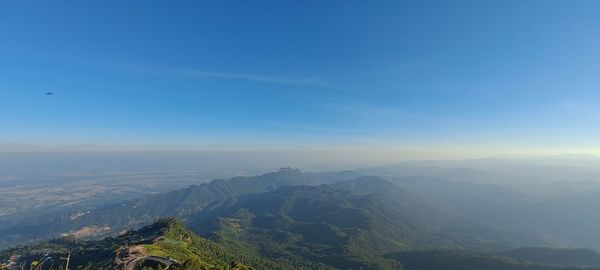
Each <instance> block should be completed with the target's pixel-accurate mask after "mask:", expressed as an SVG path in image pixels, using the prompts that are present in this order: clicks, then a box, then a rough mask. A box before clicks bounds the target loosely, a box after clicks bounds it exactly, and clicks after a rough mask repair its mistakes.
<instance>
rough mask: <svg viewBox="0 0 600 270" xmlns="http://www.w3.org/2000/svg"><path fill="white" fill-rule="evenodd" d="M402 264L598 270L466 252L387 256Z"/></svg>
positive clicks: (451, 269) (427, 268) (431, 268)
mask: <svg viewBox="0 0 600 270" xmlns="http://www.w3.org/2000/svg"><path fill="white" fill-rule="evenodd" d="M385 257H386V258H388V259H393V260H397V261H400V262H402V265H403V267H404V269H405V270H441V269H443V270H483V269H485V270H598V269H600V268H580V267H566V266H551V265H543V264H535V263H530V262H526V261H517V260H513V259H510V258H506V257H500V256H496V255H489V254H480V253H473V252H465V251H450V250H441V251H440V250H438V251H408V252H396V253H390V254H387V255H386V256H385Z"/></svg>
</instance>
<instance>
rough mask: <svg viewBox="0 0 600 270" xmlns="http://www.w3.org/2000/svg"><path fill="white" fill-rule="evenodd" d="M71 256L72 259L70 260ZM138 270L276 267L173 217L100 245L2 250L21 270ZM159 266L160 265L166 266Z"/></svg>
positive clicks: (67, 243) (64, 242)
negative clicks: (154, 269)
mask: <svg viewBox="0 0 600 270" xmlns="http://www.w3.org/2000/svg"><path fill="white" fill-rule="evenodd" d="M69 254H70V256H69ZM66 258H69V269H138V268H141V267H142V264H144V263H146V264H147V265H152V264H156V262H160V261H164V262H167V263H166V264H173V266H171V267H170V268H169V269H195V270H197V269H230V268H232V269H233V268H235V269H255V268H252V267H248V266H246V265H253V266H255V267H257V269H278V267H277V265H276V264H275V263H273V262H271V261H269V260H266V259H263V258H260V257H258V256H255V255H252V254H244V253H241V252H238V251H236V250H232V249H228V248H225V247H224V246H222V245H219V244H217V243H214V242H212V241H210V240H207V239H203V238H200V237H198V236H197V235H195V234H194V233H192V232H190V231H189V230H187V229H186V228H185V227H183V225H182V223H181V222H180V221H178V220H176V219H173V218H167V219H161V220H159V221H157V222H155V223H153V224H152V225H149V226H146V227H143V228H141V229H139V230H134V231H130V232H127V233H124V234H123V235H121V236H118V237H116V238H110V237H109V238H105V239H103V240H99V241H76V240H75V239H72V238H62V239H57V240H53V241H49V242H44V243H40V244H37V245H33V246H26V247H20V248H14V249H10V250H5V251H2V252H0V260H1V261H2V263H3V265H4V267H6V268H8V269H10V268H11V267H15V266H16V267H18V268H19V269H20V268H21V266H24V269H59V267H62V269H65V268H66ZM166 264H162V265H161V266H162V267H166V266H167V265H166Z"/></svg>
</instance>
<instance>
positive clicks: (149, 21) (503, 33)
mask: <svg viewBox="0 0 600 270" xmlns="http://www.w3.org/2000/svg"><path fill="white" fill-rule="evenodd" d="M598 10H600V2H598V1H567V0H565V1H547V0H540V1H531V0H530V1H523V0H518V1H517V0H515V1H507V0H498V1H348V0H344V1H280V0H279V1H171V2H168V3H167V2H164V1H46V2H39V1H38V2H29V1H3V2H1V3H0V145H2V148H0V149H12V150H15V149H16V150H18V149H21V148H22V149H37V148H38V147H48V146H52V147H54V148H55V149H65V150H68V149H77V148H78V147H87V148H97V149H102V148H103V147H108V146H110V145H113V146H118V147H127V146H130V147H132V148H136V147H138V148H149V149H153V148H157V149H158V148H161V149H170V147H174V148H176V147H177V146H178V147H181V146H183V148H186V147H188V146H189V147H192V146H194V147H199V148H202V147H210V146H215V145H235V146H248V145H253V146H258V147H263V146H264V147H266V146H269V147H275V148H276V147H278V146H285V145H295V146H298V145H300V146H303V145H311V146H318V147H322V146H332V145H333V146H342V147H343V146H357V145H360V146H366V147H369V146H373V147H387V146H388V145H397V146H411V147H412V146H419V147H432V148H435V147H455V148H461V147H475V148H478V147H479V148H486V147H487V148H536V149H545V148H565V149H575V148H577V149H588V148H589V149H592V148H600V142H599V141H598V140H597V138H598V137H599V135H600V91H599V90H600V89H599V86H600V76H599V74H600V73H599V72H600V52H599V51H598V48H600V16H598ZM48 91H50V92H55V93H56V94H55V95H52V96H46V95H45V93H46V92H48Z"/></svg>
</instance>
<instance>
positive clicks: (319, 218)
mask: <svg viewBox="0 0 600 270" xmlns="http://www.w3.org/2000/svg"><path fill="white" fill-rule="evenodd" d="M444 190H445V191H446V192H444ZM461 194H462V195H463V196H462V197H461ZM519 198H522V196H520V194H519V192H517V191H515V190H512V189H510V188H503V187H499V186H495V185H484V184H479V183H471V182H456V181H443V180H439V179H432V178H427V177H426V178H415V177H400V178H394V177H386V178H382V177H377V176H361V175H359V174H357V173H353V172H349V171H344V172H335V173H303V172H301V171H299V170H296V169H290V168H284V169H281V170H279V171H277V172H273V173H267V174H264V175H261V176H255V177H236V178H232V179H227V180H223V179H220V180H214V181H212V182H210V183H205V184H200V185H192V186H190V187H187V188H184V189H180V190H175V191H169V192H165V193H159V194H155V195H150V196H146V197H143V198H140V199H135V200H132V201H127V202H123V203H118V204H113V205H106V206H104V207H100V208H96V209H82V210H81V211H79V212H75V213H69V214H66V215H59V216H46V217H43V216H42V217H32V218H30V219H26V220H20V221H19V222H20V223H19V224H18V226H15V225H14V224H13V227H11V224H8V225H7V224H4V225H3V227H2V229H1V230H0V235H2V236H0V237H1V238H0V239H2V240H3V241H5V242H4V243H8V244H5V246H10V245H12V246H14V244H15V243H18V244H23V243H27V240H31V239H35V240H36V241H40V240H45V239H46V241H45V242H41V243H42V244H31V245H26V246H25V247H21V248H16V249H14V248H13V249H9V250H7V251H5V252H4V253H2V255H3V257H2V258H0V259H3V260H5V261H7V260H9V259H10V258H11V257H14V255H20V257H19V258H31V256H34V257H35V256H40V254H41V253H43V252H41V253H40V252H37V253H36V252H33V251H35V250H38V251H39V250H40V248H39V245H42V246H47V247H48V248H46V249H44V250H45V251H46V252H48V251H51V252H49V253H61V252H62V253H65V252H66V251H71V252H74V251H73V250H80V249H84V250H91V249H92V248H90V246H96V245H100V246H108V247H111V248H112V250H113V251H111V252H109V251H107V250H104V251H101V253H102V254H105V255H107V257H106V258H104V259H102V260H101V261H102V263H103V265H104V267H109V266H110V267H115V265H114V264H115V260H117V259H115V256H114V254H113V253H114V250H116V249H119V248H120V247H122V246H124V245H125V244H127V245H131V244H132V243H133V244H135V245H136V246H137V245H139V243H145V245H148V244H149V245H150V246H146V247H145V250H146V251H145V252H146V253H145V254H146V255H147V256H157V257H160V258H169V257H170V258H177V259H175V261H176V262H177V263H179V264H182V265H183V264H184V263H185V261H186V260H192V259H193V260H199V261H201V262H205V264H204V265H205V266H206V267H208V268H207V269H211V268H210V267H213V268H214V267H217V269H222V267H229V266H230V265H229V266H228V264H227V262H228V261H237V262H240V263H241V264H240V265H248V266H250V267H255V268H256V269H440V268H437V267H439V266H440V265H444V264H446V265H448V266H450V265H452V267H450V268H445V269H581V268H582V267H599V268H600V263H598V262H597V261H594V259H593V258H595V257H598V258H600V255H598V254H597V253H595V251H591V250H587V249H586V250H572V249H554V248H547V249H548V250H551V251H552V252H555V253H556V254H560V255H561V256H563V257H564V259H563V260H559V261H556V260H554V261H553V260H552V259H551V258H556V257H557V256H556V254H553V253H552V252H545V253H544V252H536V251H540V250H542V249H540V248H531V246H546V247H553V246H554V245H553V244H552V241H550V240H548V239H546V238H544V235H543V234H542V233H539V234H538V233H535V232H531V233H530V232H529V231H520V230H516V229H513V228H511V227H510V226H498V225H495V224H493V223H490V222H489V220H487V219H486V218H485V216H483V215H482V214H481V213H480V212H477V211H480V210H479V209H481V208H483V207H485V206H488V205H496V204H499V203H501V202H503V201H504V200H505V199H509V200H512V202H513V204H515V203H521V201H520V199H519ZM469 203H480V205H478V206H477V207H476V206H471V205H469ZM164 217H174V218H172V219H168V220H169V221H168V222H165V221H164V220H161V219H160V218H164ZM175 218H176V219H175ZM156 220H159V222H158V223H154V225H149V226H150V227H144V228H143V229H140V230H135V228H140V227H143V226H146V225H147V224H151V223H152V222H154V221H156ZM178 220H181V222H179V221H178ZM161 224H162V225H161ZM165 224H167V225H165ZM183 224H185V226H186V227H187V228H189V229H190V230H187V229H185V228H184V225H183ZM153 226H154V227H153ZM161 226H162V227H165V226H166V227H168V228H177V231H180V232H183V231H185V233H183V234H185V235H187V236H185V237H183V238H185V239H188V238H189V239H192V238H193V239H198V240H194V241H195V242H194V241H192V242H193V243H192V242H186V241H187V240H186V241H184V243H179V242H177V243H179V244H181V245H179V244H177V245H176V246H178V248H177V249H176V250H179V251H177V252H179V253H180V254H187V255H185V256H183V255H181V256H179V255H177V254H172V253H168V252H167V253H168V254H167V253H164V252H163V253H160V252H158V253H151V252H150V253H148V252H147V251H148V250H156V249H153V247H155V246H162V245H163V243H170V240H168V239H170V238H169V237H163V238H165V239H167V240H164V241H163V240H160V241H154V240H152V241H150V242H148V241H149V240H148V239H147V238H152V239H156V238H160V239H162V238H161V237H162V236H163V235H162V234H161V233H163V232H164V231H165V230H164V229H158V230H157V229H156V228H162V227H161ZM153 228H154V229H153ZM153 230H157V231H160V233H153V234H152V237H146V238H144V237H141V236H139V234H140V233H141V232H144V231H153ZM167 231H169V230H167ZM119 234H120V235H119ZM196 234H197V235H199V236H196ZM115 235H118V236H116V237H115ZM105 236H112V237H110V238H105V239H104V240H97V239H100V238H102V237H105ZM65 237H66V238H65ZM72 238H75V240H74V241H71V242H74V243H76V244H65V243H67V242H68V241H66V240H64V239H72ZM171 238H173V237H171ZM183 238H181V237H179V238H178V237H175V239H179V240H177V241H182V240H181V239H183ZM47 239H55V240H50V241H47ZM56 239H58V240H56ZM87 239H91V240H87ZM124 239H129V240H127V241H125V240H124ZM131 239H137V240H135V241H133V240H131ZM199 239H201V240H199ZM78 241H79V242H78ZM98 241H100V242H101V243H103V244H98V243H100V242H98ZM102 241H104V242H102ZM136 241H137V242H136ZM165 241H166V242H165ZM199 242H202V243H204V244H203V245H204V249H206V250H204V251H203V249H201V248H199V247H196V248H194V249H193V250H194V251H193V252H192V251H189V250H187V249H188V248H189V247H190V245H191V246H197V244H196V243H199ZM38 243H39V242H38ZM69 243H70V242H69ZM209 243H210V244H209ZM36 245H38V246H36ZM80 245H83V247H80ZM182 247H185V248H182ZM523 247H530V248H529V249H526V250H525V249H516V248H523ZM220 249H221V250H227V251H228V252H230V253H227V252H225V251H223V254H224V255H222V256H220V257H219V256H217V257H218V258H216V259H215V257H214V256H212V255H210V256H209V255H206V254H205V253H206V252H208V253H210V252H213V251H215V250H220ZM525 251H527V252H525ZM584 251H585V252H587V253H586V255H585V256H584V257H585V258H588V259H587V261H586V262H585V263H577V262H578V260H580V259H579V258H582V257H581V256H582V253H584ZM590 251H591V253H589V252H590ZM77 252H79V251H77ZM98 252H100V251H98ZM177 252H175V253H177ZM80 253H81V252H80ZM108 253H111V256H108ZM32 254H35V255H32ZM73 254H76V253H73ZM82 254H83V253H81V254H80V255H79V256H78V257H79V258H80V259H81V258H91V257H98V258H100V257H101V256H100V255H90V256H87V255H85V256H84V255H82ZM85 254H87V253H85ZM94 254H100V253H94ZM540 254H541V255H540ZM544 254H552V255H544ZM165 255H168V256H165ZM28 256H29V257H28ZM63 256H64V254H63ZM178 256H179V257H178ZM211 256H212V257H211ZM578 256H579V257H578ZM432 258H435V260H434V259H432ZM561 262H563V263H561ZM81 263H82V265H88V264H89V265H93V267H96V266H97V265H98V264H97V262H95V261H93V260H88V261H82V262H81ZM111 263H112V264H111ZM13 265H15V264H13ZM90 267H91V266H90ZM219 267H220V268H219ZM244 267H245V266H244ZM478 267H479V268H478ZM482 267H483V268H482ZM494 267H496V268H494ZM90 269H91V268H90Z"/></svg>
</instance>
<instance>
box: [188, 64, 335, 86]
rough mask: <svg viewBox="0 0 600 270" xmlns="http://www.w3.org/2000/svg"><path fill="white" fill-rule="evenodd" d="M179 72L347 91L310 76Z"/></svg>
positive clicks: (208, 76)
mask: <svg viewBox="0 0 600 270" xmlns="http://www.w3.org/2000/svg"><path fill="white" fill-rule="evenodd" d="M177 71H178V73H179V74H182V75H186V76H192V77H204V78H217V79H231V80H244V81H253V82H260V83H273V84H287V85H312V86H317V87H324V88H331V89H336V90H341V91H346V88H345V87H342V86H340V85H337V84H333V83H330V82H328V81H325V80H322V79H319V78H315V77H309V78H286V77H273V76H264V75H255V74H245V73H228V72H214V71H206V70H198V69H180V70H177Z"/></svg>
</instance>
